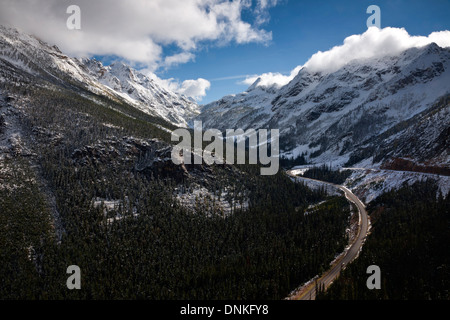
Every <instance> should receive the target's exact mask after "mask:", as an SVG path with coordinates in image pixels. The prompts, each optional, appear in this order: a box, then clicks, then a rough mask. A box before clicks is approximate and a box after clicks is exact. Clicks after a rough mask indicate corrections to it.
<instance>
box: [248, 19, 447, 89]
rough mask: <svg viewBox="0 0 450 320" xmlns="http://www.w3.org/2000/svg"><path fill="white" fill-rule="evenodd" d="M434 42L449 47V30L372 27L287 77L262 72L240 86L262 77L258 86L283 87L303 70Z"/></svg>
mask: <svg viewBox="0 0 450 320" xmlns="http://www.w3.org/2000/svg"><path fill="white" fill-rule="evenodd" d="M432 42H435V43H436V44H437V45H439V46H440V47H442V48H445V47H449V46H450V31H448V30H446V31H439V32H433V33H431V34H430V35H428V36H411V35H409V34H408V32H407V31H406V30H405V29H404V28H391V27H386V28H383V29H378V28H376V27H371V28H369V29H367V31H366V32H364V33H363V34H357V35H352V36H349V37H347V38H346V39H345V40H344V42H343V44H342V45H339V46H335V47H333V48H331V49H330V50H328V51H324V52H322V51H319V52H317V53H315V54H314V55H312V57H311V58H310V59H309V60H308V61H307V62H306V63H305V64H304V65H303V66H297V67H295V68H294V69H293V70H292V71H291V73H290V74H289V75H283V74H281V73H264V74H262V75H259V76H258V75H256V76H251V77H248V78H247V79H246V80H244V81H243V83H245V84H247V85H251V84H252V83H253V82H254V81H256V80H257V79H258V78H261V81H260V82H259V84H258V85H259V86H266V87H268V86H273V85H276V86H283V85H285V84H287V83H288V82H289V81H291V80H292V79H293V78H294V77H295V76H296V75H297V73H298V71H300V69H301V68H302V67H306V68H308V69H309V70H310V71H311V72H326V73H331V72H334V71H336V70H338V69H340V68H341V67H343V66H344V65H346V64H347V63H349V62H350V61H352V60H355V59H370V58H377V57H379V58H381V57H384V56H389V55H397V54H399V53H400V52H402V51H405V50H407V49H409V48H413V47H423V46H426V45H428V44H430V43H432Z"/></svg>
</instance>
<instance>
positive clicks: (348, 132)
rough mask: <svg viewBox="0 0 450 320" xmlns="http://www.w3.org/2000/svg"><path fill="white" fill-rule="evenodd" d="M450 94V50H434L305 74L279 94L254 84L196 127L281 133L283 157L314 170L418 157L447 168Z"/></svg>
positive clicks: (208, 108) (206, 112)
mask: <svg viewBox="0 0 450 320" xmlns="http://www.w3.org/2000/svg"><path fill="white" fill-rule="evenodd" d="M448 94H450V48H441V47H439V46H437V45H436V44H434V43H432V44H430V45H428V46H425V47H422V48H412V49H408V50H406V51H404V52H402V53H401V54H399V55H398V56H385V57H382V58H376V59H364V60H354V61H352V62H350V63H348V64H347V65H345V66H344V67H342V68H341V69H339V70H337V71H335V72H330V73H327V72H310V71H309V70H308V68H306V67H304V68H302V69H301V70H300V71H299V73H298V75H297V76H296V77H295V78H294V79H293V80H292V81H291V82H290V83H288V84H287V85H285V86H283V87H281V88H279V89H277V88H275V87H271V88H265V87H262V86H260V85H259V84H258V82H256V83H255V84H253V85H252V86H251V87H250V88H249V89H248V90H247V91H246V92H243V93H240V94H237V95H231V96H226V97H224V98H222V99H220V100H218V101H215V102H213V103H210V104H208V105H205V106H203V108H202V113H201V114H200V116H199V117H198V118H197V119H200V120H202V121H203V125H204V127H205V128H217V129H219V130H225V129H227V128H242V129H249V128H254V129H259V128H272V129H280V134H281V138H280V139H281V148H282V151H283V153H284V155H286V156H294V157H295V156H298V155H301V154H306V156H307V158H308V159H309V160H310V161H311V162H313V163H324V162H327V163H329V162H334V163H335V164H347V165H353V164H357V163H359V162H361V161H365V162H366V163H367V161H369V162H370V165H372V162H376V163H379V164H380V163H384V162H386V161H387V160H388V159H390V160H392V158H393V157H413V158H414V159H420V161H422V162H425V161H430V160H433V161H434V162H435V163H439V164H441V165H446V166H448V163H449V162H450V161H449V160H450V156H449V144H448V139H449V138H448V134H449V133H448V130H449V123H450V116H449V103H448V99H446V100H445V101H444V102H442V101H440V98H441V97H445V96H446V95H448ZM414 139H415V140H414ZM400 140H401V142H400ZM412 141H416V142H417V143H414V142H412ZM394 144H395V145H396V146H399V145H404V146H405V148H402V149H396V147H394ZM407 145H409V147H408V148H407V147H406V146H407ZM412 145H414V148H413V147H412ZM413 149H414V150H413Z"/></svg>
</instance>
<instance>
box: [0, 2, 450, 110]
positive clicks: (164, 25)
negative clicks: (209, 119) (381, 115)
mask: <svg viewBox="0 0 450 320" xmlns="http://www.w3.org/2000/svg"><path fill="white" fill-rule="evenodd" d="M69 4H70V5H77V6H79V8H80V12H81V18H80V19H81V29H80V30H69V28H68V27H67V23H66V22H67V20H68V17H69V16H68V14H67V12H66V11H67V7H68V5H69ZM370 5H377V6H379V7H380V9H381V27H382V28H385V27H395V28H405V29H406V31H407V33H403V34H401V32H400V33H399V32H398V30H400V29H397V31H395V30H394V31H392V30H390V31H389V30H388V31H387V32H385V33H384V34H382V35H381V34H377V33H372V34H370V35H367V36H366V38H365V40H364V39H363V40H362V41H360V43H359V46H358V44H357V45H355V46H353V47H352V48H344V49H345V50H341V51H340V52H332V54H331V57H332V58H333V59H340V60H345V59H348V58H349V57H345V54H347V55H349V53H350V54H351V55H355V54H356V55H357V54H358V50H359V49H361V48H364V47H363V46H366V47H367V44H368V43H369V44H370V45H373V44H375V45H374V46H373V47H374V48H377V49H381V50H386V49H389V48H386V47H387V46H396V43H395V42H392V41H389V39H396V40H398V41H399V42H401V45H399V46H397V47H398V48H397V49H405V48H407V47H411V46H414V45H415V46H418V45H420V44H421V45H423V42H421V43H420V44H417V41H416V40H417V39H411V36H425V37H428V36H429V35H430V34H431V33H432V32H436V31H444V30H450V19H449V16H450V1H449V0H427V1H423V0H420V1H419V0H409V1H407V0H383V1H379V0H376V1H374V0H351V1H350V0H339V1H338V0H333V1H325V0H322V1H320V0H317V1H312V0H310V1H302V0H140V1H124V0H95V1H91V0H70V1H69V0H66V1H61V0H46V1H36V0H2V1H0V24H2V25H7V26H12V27H15V28H19V29H21V30H22V31H25V32H27V33H30V34H34V35H36V36H38V37H40V38H41V39H42V40H44V41H46V42H47V43H49V44H52V45H53V44H56V45H57V46H58V47H59V48H60V49H61V50H62V51H63V52H64V53H66V54H68V55H70V56H72V57H96V58H98V59H99V60H101V61H102V62H104V64H106V65H108V64H110V63H111V62H112V61H114V60H123V61H124V62H125V63H128V64H131V65H132V66H133V67H135V68H136V69H139V70H141V71H142V72H144V73H146V74H148V75H150V76H151V77H153V78H154V79H155V80H156V81H159V83H160V84H161V85H164V86H166V87H167V88H169V89H171V90H173V91H176V92H178V93H181V94H186V95H188V96H191V97H194V98H197V99H198V100H200V99H201V103H202V104H205V103H208V102H211V101H214V100H217V99H220V98H221V97H223V96H224V95H227V94H233V93H239V92H242V91H245V90H246V89H247V88H248V86H249V82H250V79H256V78H254V77H255V76H256V75H262V74H266V73H269V72H271V73H278V74H279V75H281V77H282V79H283V75H284V79H290V78H289V77H286V76H287V75H289V74H291V71H292V70H294V68H298V67H299V66H301V65H303V64H305V63H306V62H308V60H309V59H310V57H311V56H313V55H314V54H315V53H317V52H318V51H328V50H330V49H331V48H333V47H335V46H340V45H342V44H343V41H344V39H346V38H347V37H349V36H352V35H362V34H366V33H367V25H366V21H367V19H368V17H369V16H370V15H369V14H367V13H366V10H367V8H368V7H369V6H370ZM382 30H384V29H382ZM408 33H409V34H408ZM378 38H381V40H382V41H381V42H380V41H379V40H377V39H378ZM431 38H433V41H435V39H437V38H439V40H441V43H444V44H445V46H450V33H441V34H439V35H437V36H436V37H431V36H430V37H429V39H431ZM386 39H387V40H386ZM422 40H423V39H422ZM377 41H378V42H379V43H377ZM383 41H384V42H383ZM391 51H392V52H394V51H395V50H391ZM316 60H320V59H316ZM333 62H334V60H333ZM341 62H342V61H341ZM344 62H345V61H344ZM320 64H321V61H315V66H316V67H317V65H319V66H320ZM328 67H329V66H328ZM296 70H298V69H296ZM292 74H293V73H292ZM271 76H272V75H269V77H267V79H269V80H270V81H272V80H273V78H271ZM249 78H250V79H249ZM244 80H246V84H243V81H244ZM269 80H268V82H269V83H270V81H269ZM277 81H278V80H277ZM276 83H278V84H282V83H283V81H281V82H280V81H278V82H276Z"/></svg>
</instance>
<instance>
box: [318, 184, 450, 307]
mask: <svg viewBox="0 0 450 320" xmlns="http://www.w3.org/2000/svg"><path fill="white" fill-rule="evenodd" d="M436 193H437V187H436V185H435V184H434V183H433V182H432V181H428V182H420V183H416V184H414V185H412V186H407V185H405V186H403V187H402V188H401V189H399V190H397V191H390V192H387V193H385V194H383V195H382V196H380V197H379V198H377V200H375V201H374V202H373V203H371V204H370V206H369V207H368V212H369V213H370V216H371V220H372V224H373V230H372V234H371V235H370V237H369V238H368V240H367V242H366V244H365V245H364V247H363V249H362V252H361V255H360V257H359V258H358V259H357V260H356V261H355V262H354V263H353V264H351V265H350V266H349V267H348V268H347V269H346V270H345V271H344V272H343V273H342V274H341V276H340V277H339V278H338V280H337V281H336V282H335V283H333V285H332V286H331V287H330V288H329V290H328V291H327V292H326V293H325V294H324V295H322V296H321V297H320V298H321V299H339V300H341V299H351V300H354V299H357V300H363V299H393V300H429V299H433V300H448V299H450V292H449V290H450V251H449V250H448V244H449V243H450V211H449V210H450V209H449V208H450V197H448V196H447V197H446V198H444V197H443V196H442V195H441V196H439V197H437V198H436ZM370 265H378V266H379V267H380V269H381V289H379V290H377V289H374V290H369V289H368V288H367V286H366V280H367V278H368V277H369V275H368V274H366V269H367V267H368V266H370Z"/></svg>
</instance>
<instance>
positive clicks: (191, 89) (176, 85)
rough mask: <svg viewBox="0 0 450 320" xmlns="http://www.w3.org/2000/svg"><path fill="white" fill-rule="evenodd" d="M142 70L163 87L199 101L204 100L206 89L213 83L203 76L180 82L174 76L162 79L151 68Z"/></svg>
mask: <svg viewBox="0 0 450 320" xmlns="http://www.w3.org/2000/svg"><path fill="white" fill-rule="evenodd" d="M140 72H142V73H143V74H145V75H147V76H148V77H149V78H151V79H153V80H154V81H155V82H156V83H157V84H159V85H160V86H161V87H163V88H165V89H167V90H170V91H173V92H176V93H179V94H184V95H185V96H187V97H190V98H192V99H194V100H196V101H198V102H200V101H202V99H203V97H204V96H206V90H208V89H209V88H210V87H211V83H210V82H209V81H208V80H206V79H203V78H198V79H197V80H185V81H183V82H181V83H180V82H179V81H178V80H176V79H174V78H170V79H161V78H159V77H158V76H157V75H156V74H154V73H153V72H151V71H150V70H140Z"/></svg>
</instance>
